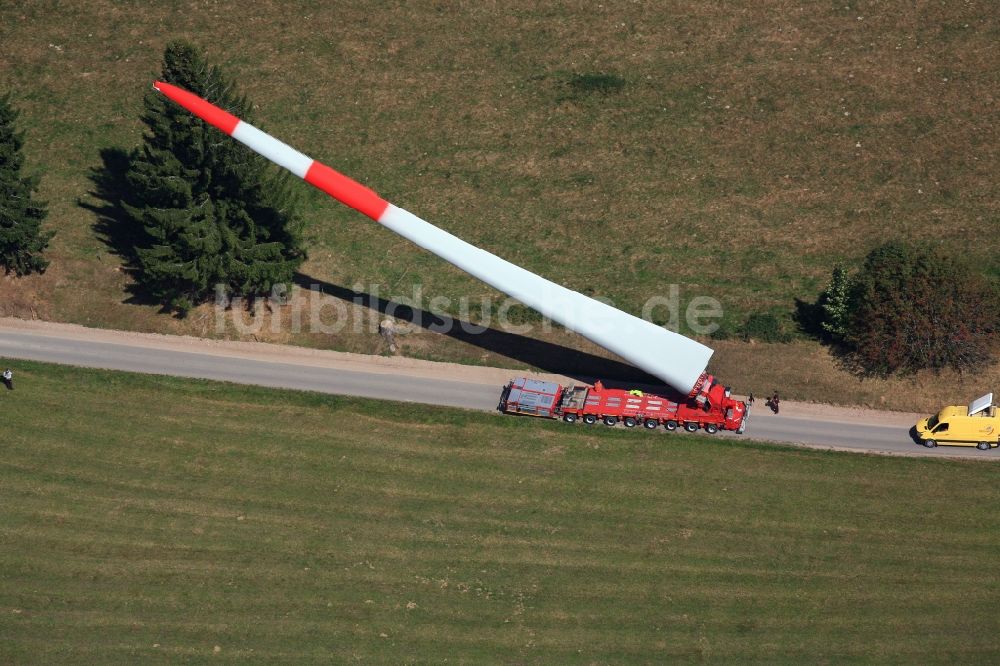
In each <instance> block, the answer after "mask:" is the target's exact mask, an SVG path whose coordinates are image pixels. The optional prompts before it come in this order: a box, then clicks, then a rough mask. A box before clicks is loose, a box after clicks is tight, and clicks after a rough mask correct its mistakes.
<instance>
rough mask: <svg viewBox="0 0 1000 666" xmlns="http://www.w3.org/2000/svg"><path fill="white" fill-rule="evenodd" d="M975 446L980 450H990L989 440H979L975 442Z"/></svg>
mask: <svg viewBox="0 0 1000 666" xmlns="http://www.w3.org/2000/svg"><path fill="white" fill-rule="evenodd" d="M976 448H977V449H979V450H980V451H989V450H990V443H989V442H979V443H978V444H976Z"/></svg>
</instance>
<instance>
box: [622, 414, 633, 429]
mask: <svg viewBox="0 0 1000 666" xmlns="http://www.w3.org/2000/svg"><path fill="white" fill-rule="evenodd" d="M622 423H624V424H625V427H626V428H634V427H635V419H634V418H632V417H631V416H626V417H625V418H624V419H622Z"/></svg>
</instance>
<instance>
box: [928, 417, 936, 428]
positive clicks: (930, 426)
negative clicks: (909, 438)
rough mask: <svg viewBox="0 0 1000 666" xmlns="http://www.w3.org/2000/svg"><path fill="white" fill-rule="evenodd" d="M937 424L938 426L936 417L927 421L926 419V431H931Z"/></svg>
mask: <svg viewBox="0 0 1000 666" xmlns="http://www.w3.org/2000/svg"><path fill="white" fill-rule="evenodd" d="M937 424H938V418H937V415H935V416H932V417H930V418H929V419H927V429H928V430H933V429H934V426H936V425H937Z"/></svg>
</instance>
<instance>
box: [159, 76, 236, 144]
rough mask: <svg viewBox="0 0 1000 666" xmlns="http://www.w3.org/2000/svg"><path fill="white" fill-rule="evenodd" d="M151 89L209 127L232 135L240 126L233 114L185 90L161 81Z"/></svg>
mask: <svg viewBox="0 0 1000 666" xmlns="http://www.w3.org/2000/svg"><path fill="white" fill-rule="evenodd" d="M153 87H154V88H156V89H157V90H159V91H160V92H161V93H163V94H164V95H166V96H167V97H169V98H170V99H172V100H173V101H175V102H177V103H178V104H180V105H181V106H183V107H184V108H185V109H187V110H188V111H190V112H191V113H193V114H194V115H196V116H198V117H199V118H201V119H202V120H204V121H205V122H206V123H208V124H209V125H213V126H214V127H218V128H219V129H220V130H222V131H223V132H225V133H226V134H232V133H233V130H235V129H236V126H237V125H239V124H240V119H239V118H237V117H236V116H234V115H233V114H231V113H228V112H226V111H223V110H222V109H220V108H219V107H217V106H216V105H214V104H212V103H210V102H206V101H205V100H203V99H202V98H201V97H198V96H197V95H195V94H194V93H189V92H188V91H187V90H184V89H182V88H178V87H177V86H172V85H170V84H169V83H163V82H162V81H157V82H156V83H154V84H153Z"/></svg>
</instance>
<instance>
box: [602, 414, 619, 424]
mask: <svg viewBox="0 0 1000 666" xmlns="http://www.w3.org/2000/svg"><path fill="white" fill-rule="evenodd" d="M616 423H618V419H617V418H615V417H614V416H605V417H604V425H606V426H613V425H614V424H616Z"/></svg>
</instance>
